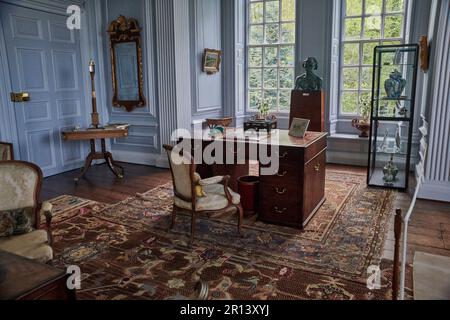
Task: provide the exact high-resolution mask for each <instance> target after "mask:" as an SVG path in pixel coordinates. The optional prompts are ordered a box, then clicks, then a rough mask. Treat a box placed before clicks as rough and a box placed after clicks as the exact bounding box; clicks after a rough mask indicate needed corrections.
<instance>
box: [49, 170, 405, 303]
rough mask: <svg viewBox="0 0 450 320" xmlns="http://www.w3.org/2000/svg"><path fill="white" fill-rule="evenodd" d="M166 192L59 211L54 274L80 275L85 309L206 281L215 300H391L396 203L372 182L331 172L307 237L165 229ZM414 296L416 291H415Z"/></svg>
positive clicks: (66, 202) (285, 231) (171, 294)
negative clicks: (387, 254)
mask: <svg viewBox="0 0 450 320" xmlns="http://www.w3.org/2000/svg"><path fill="white" fill-rule="evenodd" d="M171 197H172V186H171V184H167V185H164V186H161V187H158V188H156V189H154V190H151V191H148V192H146V193H144V194H138V195H136V196H135V197H132V198H128V199H126V200H124V201H122V202H120V203H117V204H114V205H106V204H103V203H98V202H94V201H89V200H85V199H80V198H76V197H72V196H62V197H59V198H56V199H53V200H51V202H52V203H53V204H54V206H55V218H54V237H55V252H56V257H55V265H57V266H60V267H64V266H67V265H79V266H80V268H81V270H82V273H83V276H82V289H81V290H80V291H79V292H78V298H79V299H173V298H183V297H185V296H188V295H190V294H191V293H192V290H193V287H194V285H195V283H196V282H197V281H198V280H199V279H202V280H204V281H207V282H208V283H209V286H210V299H263V300H264V299H390V296H391V293H390V287H391V285H390V279H391V269H392V265H391V264H390V263H389V262H387V261H383V262H381V258H380V256H381V253H382V248H383V243H384V235H385V234H386V228H387V222H388V220H389V217H390V215H391V214H392V212H393V208H392V205H393V201H394V198H395V193H394V192H392V191H386V190H381V189H369V188H367V187H366V184H365V176H362V175H358V174H354V173H349V172H338V171H328V172H327V180H326V198H327V200H326V202H325V204H324V205H323V207H322V208H321V209H320V210H319V212H318V213H317V214H316V215H315V216H314V217H313V219H312V220H311V222H310V223H309V224H308V225H307V227H306V228H305V230H304V231H303V232H301V231H299V230H295V229H291V228H285V227H279V226H273V225H267V224H264V223H262V222H258V221H256V219H254V218H250V219H247V220H246V221H245V223H244V229H243V230H244V236H243V237H239V236H238V234H237V228H236V221H235V220H234V215H232V216H230V217H229V216H225V217H216V218H211V219H207V218H206V219H199V220H198V223H197V228H198V229H197V240H196V242H195V244H194V245H193V246H192V247H189V246H188V245H187V241H188V239H189V237H188V236H189V231H190V218H189V217H187V216H180V215H179V216H178V218H177V223H176V225H175V228H174V230H172V231H170V232H168V231H167V226H168V224H169V220H170V212H171V206H172V202H171ZM371 265H376V266H380V265H381V269H382V277H381V280H382V286H381V289H379V290H373V291H370V290H369V289H367V287H366V279H367V277H368V274H367V269H368V267H369V266H371ZM408 291H409V292H410V290H408Z"/></svg>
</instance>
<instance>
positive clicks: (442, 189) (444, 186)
mask: <svg viewBox="0 0 450 320" xmlns="http://www.w3.org/2000/svg"><path fill="white" fill-rule="evenodd" d="M419 198H420V199H426V200H434V201H443V202H450V182H446V183H442V182H441V183H439V182H434V181H425V182H424V183H423V185H422V188H421V190H420V192H419Z"/></svg>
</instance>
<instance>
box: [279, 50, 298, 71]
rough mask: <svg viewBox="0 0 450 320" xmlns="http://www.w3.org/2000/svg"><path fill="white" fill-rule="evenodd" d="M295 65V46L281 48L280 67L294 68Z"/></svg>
mask: <svg viewBox="0 0 450 320" xmlns="http://www.w3.org/2000/svg"><path fill="white" fill-rule="evenodd" d="M294 64H295V58H294V46H280V66H283V67H293V66H294Z"/></svg>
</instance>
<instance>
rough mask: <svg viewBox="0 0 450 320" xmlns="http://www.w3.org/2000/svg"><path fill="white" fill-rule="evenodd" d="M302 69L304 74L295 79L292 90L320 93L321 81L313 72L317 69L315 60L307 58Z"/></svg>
mask: <svg viewBox="0 0 450 320" xmlns="http://www.w3.org/2000/svg"><path fill="white" fill-rule="evenodd" d="M303 68H305V70H306V73H305V74H302V75H301V76H299V77H297V79H296V80H295V88H294V90H303V91H320V90H321V89H322V79H321V78H320V77H318V76H317V75H316V74H314V72H313V70H317V68H318V63H317V59H316V58H314V57H309V58H308V59H306V60H305V61H304V62H303Z"/></svg>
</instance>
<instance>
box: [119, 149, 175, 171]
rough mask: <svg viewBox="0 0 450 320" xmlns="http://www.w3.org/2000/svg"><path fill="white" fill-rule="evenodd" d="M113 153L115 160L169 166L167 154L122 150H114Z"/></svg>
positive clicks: (160, 166)
mask: <svg viewBox="0 0 450 320" xmlns="http://www.w3.org/2000/svg"><path fill="white" fill-rule="evenodd" d="M112 154H113V158H114V160H115V161H121V162H128V163H134V164H142V165H147V166H154V167H158V168H169V162H168V160H167V155H166V154H158V153H144V152H131V151H122V150H113V152H112Z"/></svg>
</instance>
